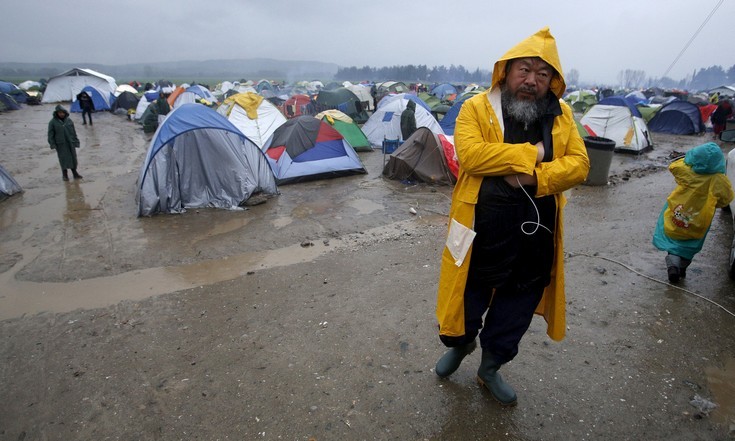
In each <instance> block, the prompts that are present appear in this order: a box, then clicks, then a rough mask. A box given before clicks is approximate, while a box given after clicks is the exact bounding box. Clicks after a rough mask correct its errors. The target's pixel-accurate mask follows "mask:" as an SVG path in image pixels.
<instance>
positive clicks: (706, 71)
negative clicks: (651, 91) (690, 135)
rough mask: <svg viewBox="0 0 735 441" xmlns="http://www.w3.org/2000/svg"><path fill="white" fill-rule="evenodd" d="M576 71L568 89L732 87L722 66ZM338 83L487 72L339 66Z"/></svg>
mask: <svg viewBox="0 0 735 441" xmlns="http://www.w3.org/2000/svg"><path fill="white" fill-rule="evenodd" d="M580 76H581V74H580V72H579V71H578V70H577V69H571V70H570V71H569V72H565V74H564V78H565V80H566V83H567V85H568V86H570V87H594V86H611V87H623V88H626V89H645V88H648V87H660V88H664V89H683V90H692V91H701V90H709V89H712V88H715V87H718V86H722V85H732V84H735V65H733V66H731V67H730V68H729V69H727V70H725V69H724V68H723V67H722V66H710V67H707V68H703V69H695V70H694V72H692V74H691V75H688V76H687V77H685V78H683V79H681V80H674V79H672V78H668V77H663V78H653V77H648V76H647V75H646V73H645V72H644V71H642V70H634V69H624V70H621V71H620V72H618V75H617V80H618V81H617V82H616V84H588V83H584V82H583V81H582V82H580V81H579V79H580ZM334 79H335V80H338V81H345V80H348V81H360V80H365V79H370V80H376V81H385V80H394V81H404V82H411V83H415V82H423V83H429V84H431V83H444V82H446V83H478V84H488V83H489V82H490V81H489V80H490V72H489V71H486V70H481V69H475V70H474V71H472V72H470V71H468V70H467V69H466V68H465V67H464V66H462V65H459V66H455V65H451V66H449V67H446V66H434V67H431V68H430V67H428V66H426V65H424V64H419V65H413V64H409V65H406V66H389V67H377V68H376V67H370V66H363V67H355V66H352V67H340V68H339V69H337V73H336V74H335V76H334Z"/></svg>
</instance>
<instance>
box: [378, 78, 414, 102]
mask: <svg viewBox="0 0 735 441" xmlns="http://www.w3.org/2000/svg"><path fill="white" fill-rule="evenodd" d="M375 87H376V89H377V96H378V101H380V98H382V97H384V96H385V95H388V94H389V93H406V92H408V91H409V90H410V89H409V88H408V86H406V84H405V83H403V82H400V81H385V82H383V83H378V84H376V85H375Z"/></svg>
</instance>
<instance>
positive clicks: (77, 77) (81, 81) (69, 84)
mask: <svg viewBox="0 0 735 441" xmlns="http://www.w3.org/2000/svg"><path fill="white" fill-rule="evenodd" d="M85 86H92V87H94V88H95V89H97V90H99V91H100V93H103V94H106V95H109V94H114V93H115V89H117V84H116V83H115V79H114V78H112V77H111V76H108V75H105V74H102V73H99V72H96V71H93V70H92V69H81V68H78V67H75V68H74V69H71V70H68V71H66V72H64V73H62V74H59V75H56V76H55V77H52V78H50V79H49V80H48V83H47V84H46V91H45V92H44V93H43V98H42V99H41V102H42V103H58V102H60V101H72V100H73V99H74V98H75V97H76V96H77V94H79V92H81V91H82V89H84V87H85Z"/></svg>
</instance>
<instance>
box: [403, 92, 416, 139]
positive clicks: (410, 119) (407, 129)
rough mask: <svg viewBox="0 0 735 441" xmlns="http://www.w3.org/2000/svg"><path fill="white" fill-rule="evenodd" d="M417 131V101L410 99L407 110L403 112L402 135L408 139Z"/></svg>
mask: <svg viewBox="0 0 735 441" xmlns="http://www.w3.org/2000/svg"><path fill="white" fill-rule="evenodd" d="M415 131H416V103H415V102H413V101H411V100H408V103H406V110H404V111H403V112H402V113H401V137H402V138H403V140H404V141H405V140H407V139H408V138H410V137H411V135H413V132H415Z"/></svg>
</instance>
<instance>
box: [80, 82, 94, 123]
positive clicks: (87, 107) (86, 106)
mask: <svg viewBox="0 0 735 441" xmlns="http://www.w3.org/2000/svg"><path fill="white" fill-rule="evenodd" d="M77 101H78V102H79V108H81V109H82V125H86V124H87V116H89V125H90V126H91V125H93V124H92V112H94V101H92V97H91V96H89V94H88V93H87V92H85V91H84V90H83V91H81V92H79V94H78V95H77Z"/></svg>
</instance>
